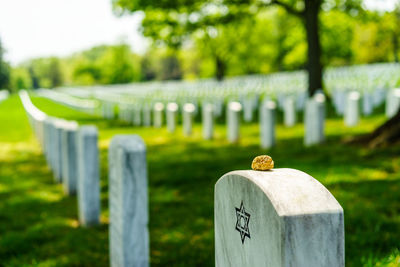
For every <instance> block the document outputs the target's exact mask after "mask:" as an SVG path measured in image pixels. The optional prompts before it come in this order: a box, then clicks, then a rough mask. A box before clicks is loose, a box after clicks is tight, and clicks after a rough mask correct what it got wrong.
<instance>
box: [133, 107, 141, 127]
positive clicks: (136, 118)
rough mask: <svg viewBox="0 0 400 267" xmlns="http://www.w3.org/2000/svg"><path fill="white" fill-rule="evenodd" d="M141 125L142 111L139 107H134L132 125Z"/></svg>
mask: <svg viewBox="0 0 400 267" xmlns="http://www.w3.org/2000/svg"><path fill="white" fill-rule="evenodd" d="M141 124H142V110H141V107H140V106H138V105H136V106H135V107H134V108H133V125H135V126H140V125H141Z"/></svg>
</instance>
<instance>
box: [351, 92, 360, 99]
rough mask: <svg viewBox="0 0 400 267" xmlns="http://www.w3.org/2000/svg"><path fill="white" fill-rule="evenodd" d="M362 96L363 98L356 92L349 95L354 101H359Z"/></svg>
mask: <svg viewBox="0 0 400 267" xmlns="http://www.w3.org/2000/svg"><path fill="white" fill-rule="evenodd" d="M360 96H361V95H360V93H359V92H356V91H353V92H350V93H349V98H350V99H352V100H358V99H360Z"/></svg>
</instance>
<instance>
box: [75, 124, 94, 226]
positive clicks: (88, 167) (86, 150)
mask: <svg viewBox="0 0 400 267" xmlns="http://www.w3.org/2000/svg"><path fill="white" fill-rule="evenodd" d="M97 142H98V133H97V128H96V127H95V126H89V125H88V126H82V127H80V128H79V132H78V140H77V143H78V209H79V221H80V223H81V224H82V225H84V226H89V225H95V224H98V223H99V222H100V221H99V220H100V168H99V149H98V144H97Z"/></svg>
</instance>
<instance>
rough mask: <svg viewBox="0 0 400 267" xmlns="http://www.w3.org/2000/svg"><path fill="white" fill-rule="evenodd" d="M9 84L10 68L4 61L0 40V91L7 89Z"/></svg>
mask: <svg viewBox="0 0 400 267" xmlns="http://www.w3.org/2000/svg"><path fill="white" fill-rule="evenodd" d="M9 82H10V66H9V65H8V63H7V62H5V61H4V49H3V46H2V43H1V39H0V89H3V88H8V86H9Z"/></svg>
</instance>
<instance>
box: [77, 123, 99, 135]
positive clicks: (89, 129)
mask: <svg viewBox="0 0 400 267" xmlns="http://www.w3.org/2000/svg"><path fill="white" fill-rule="evenodd" d="M79 131H80V132H81V133H82V134H84V135H97V127H96V126H94V125H83V126H81V127H80V128H79Z"/></svg>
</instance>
